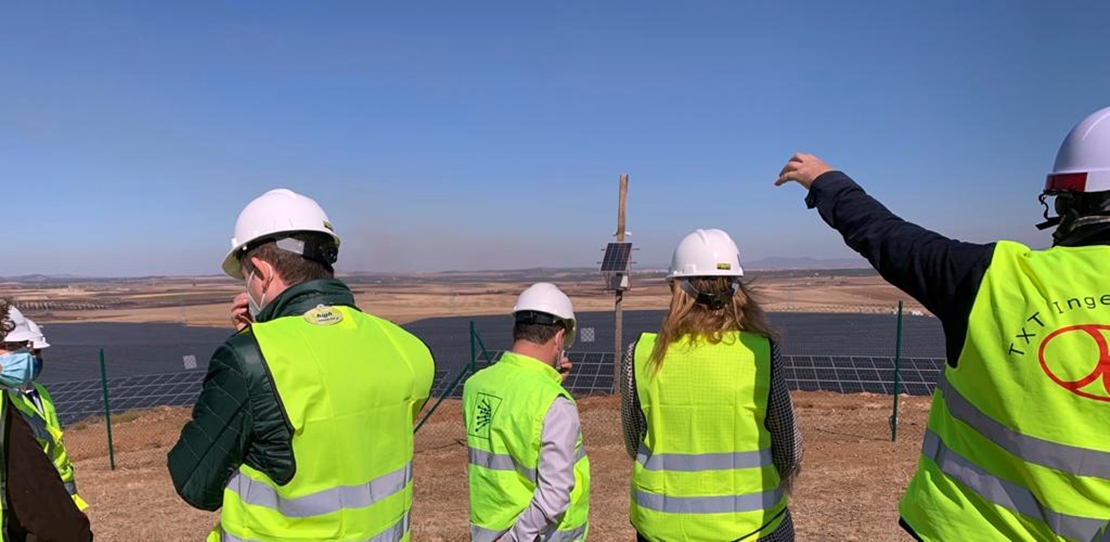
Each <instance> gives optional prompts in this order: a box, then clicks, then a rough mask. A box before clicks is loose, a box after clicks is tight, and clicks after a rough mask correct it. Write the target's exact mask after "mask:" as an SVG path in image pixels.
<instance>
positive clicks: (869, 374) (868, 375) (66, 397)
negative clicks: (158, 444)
mask: <svg viewBox="0 0 1110 542" xmlns="http://www.w3.org/2000/svg"><path fill="white" fill-rule="evenodd" d="M502 353H503V351H494V352H490V355H491V359H494V360H496V359H497V358H499V357H500V355H501V354H502ZM567 356H568V358H569V359H570V361H571V363H573V364H574V368H573V370H572V371H571V373H570V374H569V375H568V376H567V379H566V381H565V382H564V384H563V385H564V386H565V387H566V388H567V390H568V391H570V392H571V393H572V394H574V395H578V396H584V395H591V394H595V393H610V392H611V390H612V389H613V354H612V353H608V352H568V353H567ZM485 366H486V364H485V362H484V361H480V362H479V364H478V368H479V369H481V368H483V367H485ZM943 366H944V360H943V359H940V358H904V359H902V361H901V386H900V391H901V392H902V393H906V394H909V395H928V394H930V393H932V391H933V385H934V384H935V383H936V381H937V379H938V378H939V376H940V371H941V369H942V368H943ZM782 367H783V370H784V376H785V377H786V382H787V385H788V386H789V387H790V389H792V390H802V391H831V392H837V393H859V392H870V393H878V394H887V395H889V394H892V393H893V392H894V358H893V357H874V356H797V355H793V356H782ZM204 374H205V373H204V372H203V371H185V372H177V373H162V374H151V375H142V376H132V377H124V378H113V379H110V380H108V390H109V398H110V403H111V405H112V412H123V411H127V410H134V409H147V408H153V407H157V406H191V405H192V404H193V403H194V402H196V399H197V396H198V395H199V394H200V390H201V384H202V383H203V381H204ZM458 376H459V375H458V373H450V372H448V371H437V372H436V375H435V380H434V381H433V384H432V396H433V397H439V396H440V395H442V394H443V393H444V392H445V391H446V389H447V387H448V386H449V385H450V384H451V383H452V382H454V381H455V379H456V378H458ZM469 376H470V375H469V374H467V375H465V376H464V378H463V379H461V380H459V382H460V383H461V382H463V381H465V379H466V378H468V377H469ZM49 390H50V394H51V396H52V397H53V398H54V402H55V404H56V405H57V407H58V418H59V420H60V421H61V422H62V424H63V425H67V424H70V423H73V422H76V421H80V420H84V419H86V418H90V417H95V416H102V415H103V414H104V402H103V390H102V386H101V383H100V381H99V380H83V381H75V382H58V383H54V384H51V385H50V386H49ZM461 396H462V386H461V385H459V386H456V387H455V388H454V389H453V390H451V394H450V397H454V398H458V397H461Z"/></svg>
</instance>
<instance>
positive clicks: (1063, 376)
mask: <svg viewBox="0 0 1110 542" xmlns="http://www.w3.org/2000/svg"><path fill="white" fill-rule="evenodd" d="M1108 337H1110V325H1106V324H1081V325H1077V326H1068V327H1063V328H1060V329H1057V330H1056V331H1053V332H1052V333H1050V334H1049V335H1048V336H1047V337H1045V338H1044V341H1042V342H1041V346H1040V348H1039V349H1038V351H1037V357H1038V359H1039V360H1040V362H1041V368H1042V369H1044V372H1045V374H1047V375H1048V377H1049V378H1051V379H1052V381H1053V382H1055V383H1057V384H1059V385H1060V386H1061V387H1063V388H1064V389H1066V390H1068V391H1070V392H1072V393H1074V394H1076V395H1078V396H1080V397H1085V398H1087V399H1094V400H1096V401H1108V402H1110V343H1108V342H1107V338H1108ZM1074 352H1083V353H1084V354H1083V357H1082V358H1079V359H1075V358H1073V357H1072V356H1070V355H1069V354H1072V353H1074ZM1057 354H1059V355H1057Z"/></svg>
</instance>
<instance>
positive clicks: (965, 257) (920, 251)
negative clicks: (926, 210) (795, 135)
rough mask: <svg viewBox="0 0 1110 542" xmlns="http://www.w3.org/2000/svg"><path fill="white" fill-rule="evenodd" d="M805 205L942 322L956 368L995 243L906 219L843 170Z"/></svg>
mask: <svg viewBox="0 0 1110 542" xmlns="http://www.w3.org/2000/svg"><path fill="white" fill-rule="evenodd" d="M806 205H807V206H808V207H809V208H810V209H813V208H817V211H818V213H820V214H821V218H822V219H824V221H825V222H826V223H828V225H830V226H832V227H833V228H834V229H836V230H837V231H838V232H840V234H841V235H842V236H843V237H844V242H845V243H846V244H847V245H848V246H849V247H851V248H852V250H855V251H856V252H858V253H859V254H860V255H861V256H863V257H864V258H867V261H868V262H870V263H871V265H872V267H874V268H875V269H876V270H877V271H878V272H879V274H880V275H881V276H882V277H883V279H885V280H886V281H887V282H889V283H891V284H893V285H894V286H896V287H898V288H899V289H901V290H902V291H903V292H905V293H906V294H908V295H909V296H911V297H913V298H914V299H916V300H917V301H918V302H920V303H921V304H922V305H923V306H924V307H925V308H926V309H928V310H929V312H932V313H933V314H934V315H936V316H937V318H939V319H940V321H941V324H943V325H944V335H945V338H946V342H947V344H946V352H947V354H948V363H949V364H950V365H952V366H953V367H955V366H956V360H957V358H958V357H959V354H960V351H961V350H963V344H964V339H965V338H966V336H967V320H968V317H969V316H970V314H971V306H972V305H973V304H974V302H975V296H976V295H977V294H978V292H979V284H980V283H981V282H982V280H983V276H984V275H985V274H986V271H987V267H988V266H989V265H990V261H991V258H992V257H993V255H994V246H995V245H994V243H989V244H976V243H965V242H962V241H958V240H955V239H949V238H947V237H945V236H943V235H940V234H938V233H936V232H933V231H930V230H927V229H925V228H922V227H921V226H918V225H916V224H912V223H910V222H907V221H905V220H902V219H901V218H899V217H898V216H896V215H895V214H894V213H891V212H890V211H889V210H888V209H887V208H886V207H884V206H883V204H881V203H879V202H878V201H877V200H876V199H875V198H872V197H871V196H869V195H867V193H866V192H864V190H863V188H861V187H860V186H859V185H858V184H856V183H855V181H853V180H852V179H851V178H850V177H848V176H847V175H845V174H844V173H843V172H840V171H830V172H828V173H825V174H824V175H821V176H820V177H818V178H817V179H816V180H815V181H814V182H813V185H812V186H811V187H810V191H809V195H808V196H806Z"/></svg>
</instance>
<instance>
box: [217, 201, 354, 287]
mask: <svg viewBox="0 0 1110 542" xmlns="http://www.w3.org/2000/svg"><path fill="white" fill-rule="evenodd" d="M297 232H318V233H324V234H327V235H329V236H331V238H332V239H334V240H335V247H334V248H335V250H337V249H338V247H339V236H338V235H336V233H335V230H334V229H333V228H332V226H331V222H330V221H329V220H328V215H327V214H325V213H324V210H323V209H322V208H320V205H319V204H317V203H316V201H315V200H313V199H312V198H309V197H307V196H303V195H301V194H298V193H296V192H293V191H292V190H288V189H286V188H277V189H274V190H270V191H269V192H266V193H265V194H262V195H261V196H259V197H257V198H255V199H254V200H253V201H251V202H250V203H248V204H247V206H246V207H244V208H243V211H242V212H241V213H239V219H238V220H236V221H235V236H234V237H232V238H231V250H230V251H229V252H228V253H227V257H226V258H224V263H223V266H222V267H223V271H224V273H227V274H228V275H229V276H231V277H232V278H236V279H241V278H243V277H242V275H241V274H240V271H239V258H240V257H241V256H242V251H243V250H245V249H248V248H250V245H251V243H253V242H255V241H258V240H262V239H278V238H283V237H284V238H288V234H293V233H297ZM283 234H285V235H283ZM279 247H281V248H283V249H285V250H291V251H292V252H297V253H298V254H302V255H304V256H305V257H310V255H309V254H305V251H307V250H309V247H305V246H303V244H302V245H299V248H298V246H297V244H296V243H293V246H282V245H281V244H280V243H279ZM326 256H329V257H327V258H325V259H330V260H331V261H330V262H328V263H329V264H331V263H334V262H335V253H334V251H332V253H331V254H329V255H326ZM312 259H318V258H312Z"/></svg>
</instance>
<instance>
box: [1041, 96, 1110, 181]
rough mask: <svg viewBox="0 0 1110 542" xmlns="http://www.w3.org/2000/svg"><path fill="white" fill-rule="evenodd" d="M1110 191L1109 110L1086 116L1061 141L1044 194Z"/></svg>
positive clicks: (1104, 109) (1101, 110)
mask: <svg viewBox="0 0 1110 542" xmlns="http://www.w3.org/2000/svg"><path fill="white" fill-rule="evenodd" d="M1107 190H1110V107H1104V108H1102V109H1099V110H1098V111H1095V112H1094V113H1091V114H1090V115H1087V118H1085V119H1083V120H1082V121H1080V122H1079V124H1076V125H1075V128H1072V129H1071V131H1070V132H1068V135H1067V137H1065V138H1064V143H1063V144H1061V145H1060V151H1059V152H1058V153H1056V165H1055V167H1053V168H1052V173H1049V174H1048V179H1047V180H1046V181H1045V185H1044V191H1045V193H1046V194H1055V193H1059V192H1103V191H1107Z"/></svg>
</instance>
